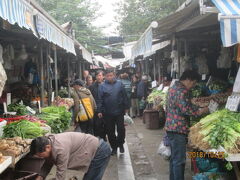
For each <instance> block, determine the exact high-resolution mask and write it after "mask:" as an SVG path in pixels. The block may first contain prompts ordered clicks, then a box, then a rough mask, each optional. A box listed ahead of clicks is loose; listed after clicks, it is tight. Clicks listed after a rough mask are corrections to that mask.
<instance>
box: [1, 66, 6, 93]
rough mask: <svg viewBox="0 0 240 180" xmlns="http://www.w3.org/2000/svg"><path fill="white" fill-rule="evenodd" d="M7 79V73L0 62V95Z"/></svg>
mask: <svg viewBox="0 0 240 180" xmlns="http://www.w3.org/2000/svg"><path fill="white" fill-rule="evenodd" d="M6 81H7V74H6V72H5V69H4V68H3V65H2V63H0V96H2V91H3V89H4V86H5V83H6Z"/></svg>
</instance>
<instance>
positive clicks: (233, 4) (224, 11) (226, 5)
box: [212, 0, 240, 47]
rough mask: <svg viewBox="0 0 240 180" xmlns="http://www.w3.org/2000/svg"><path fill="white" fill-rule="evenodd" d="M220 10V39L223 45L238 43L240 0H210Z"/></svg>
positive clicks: (239, 41) (239, 36) (239, 37)
mask: <svg viewBox="0 0 240 180" xmlns="http://www.w3.org/2000/svg"><path fill="white" fill-rule="evenodd" d="M212 2H213V3H214V4H215V6H216V7H217V8H218V10H219V11H220V13H219V21H220V28H221V39H222V43H223V46H224V47H229V46H232V45H234V44H237V43H240V0H212Z"/></svg>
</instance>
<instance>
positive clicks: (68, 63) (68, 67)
mask: <svg viewBox="0 0 240 180" xmlns="http://www.w3.org/2000/svg"><path fill="white" fill-rule="evenodd" d="M67 74H68V97H69V98H70V57H68V58H67Z"/></svg>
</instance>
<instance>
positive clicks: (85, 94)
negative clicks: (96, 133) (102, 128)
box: [72, 79, 97, 134]
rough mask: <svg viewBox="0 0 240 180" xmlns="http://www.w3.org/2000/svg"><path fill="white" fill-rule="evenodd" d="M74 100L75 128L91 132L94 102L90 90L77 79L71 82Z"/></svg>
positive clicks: (94, 108)
mask: <svg viewBox="0 0 240 180" xmlns="http://www.w3.org/2000/svg"><path fill="white" fill-rule="evenodd" d="M72 86H73V88H74V91H73V93H72V96H73V100H74V116H73V118H74V120H75V125H76V129H75V131H81V132H83V133H89V134H93V116H94V112H95V110H96V108H97V107H96V102H95V100H94V98H93V96H92V93H91V91H90V90H88V89H87V88H85V87H84V82H83V81H82V80H80V79H77V80H75V81H74V82H73V84H72Z"/></svg>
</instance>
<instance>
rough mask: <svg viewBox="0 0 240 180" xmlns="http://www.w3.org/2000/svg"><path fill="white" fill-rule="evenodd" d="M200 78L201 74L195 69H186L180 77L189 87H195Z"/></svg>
mask: <svg viewBox="0 0 240 180" xmlns="http://www.w3.org/2000/svg"><path fill="white" fill-rule="evenodd" d="M199 80H200V75H199V74H198V73H197V72H196V71H193V70H186V71H184V73H183V74H182V76H181V77H180V81H181V82H182V83H183V84H184V86H185V87H186V88H187V89H191V88H193V87H194V86H195V85H196V83H197V82H198V81H199Z"/></svg>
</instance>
